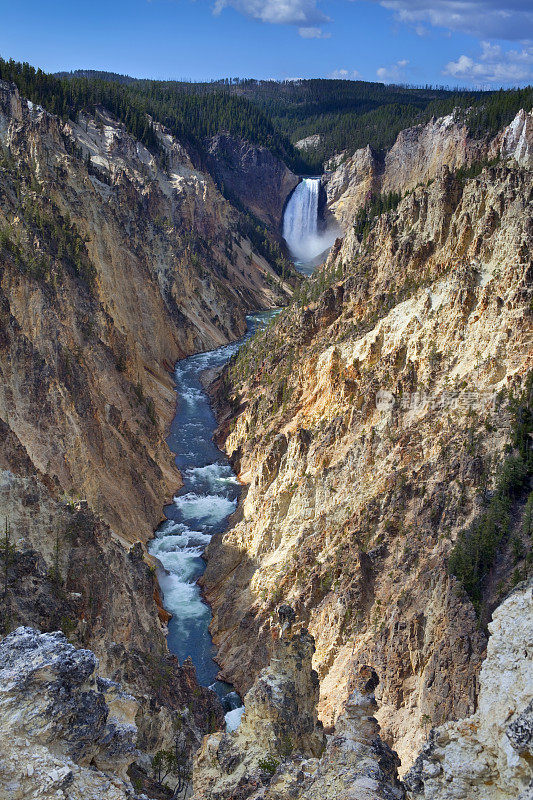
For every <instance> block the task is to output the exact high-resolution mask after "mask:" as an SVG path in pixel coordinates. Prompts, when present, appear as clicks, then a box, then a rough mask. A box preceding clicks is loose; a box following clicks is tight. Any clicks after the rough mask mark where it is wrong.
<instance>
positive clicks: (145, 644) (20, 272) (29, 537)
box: [0, 83, 291, 752]
mask: <svg viewBox="0 0 533 800" xmlns="http://www.w3.org/2000/svg"><path fill="white" fill-rule="evenodd" d="M154 131H155V133H156V136H157V139H158V142H159V145H158V151H157V152H156V153H155V154H154V153H151V152H150V151H149V150H147V149H146V147H144V145H142V144H141V143H140V142H139V141H137V140H135V139H134V138H133V137H132V136H131V135H130V134H129V133H127V131H126V129H125V127H124V126H123V125H122V124H120V123H118V122H117V121H116V120H115V119H113V118H112V117H111V116H110V115H109V114H108V113H107V112H106V110H105V109H103V108H100V109H98V110H97V112H96V114H95V115H94V116H90V115H87V114H83V113H82V114H80V116H79V119H78V121H77V122H73V121H71V120H67V121H63V120H61V119H59V118H58V117H56V116H54V115H51V114H49V113H47V112H46V111H44V110H43V109H42V108H40V107H38V106H35V105H33V104H32V103H30V102H27V101H26V100H25V99H24V98H22V97H20V95H19V93H18V91H17V89H16V88H15V86H13V85H11V84H7V83H1V84H0V145H1V146H0V259H1V267H2V269H1V275H0V375H1V388H0V428H1V434H2V443H3V446H2V448H1V452H0V503H1V513H2V526H3V527H4V525H5V526H6V529H8V530H9V534H10V543H9V545H6V544H4V558H3V562H5V561H6V560H7V565H6V564H5V563H4V566H3V569H4V571H5V573H6V576H7V577H6V581H7V584H6V585H7V594H6V595H5V596H4V598H3V604H2V619H1V624H2V630H3V632H4V633H6V632H8V631H9V630H12V629H13V627H15V626H16V625H20V624H31V625H33V626H35V627H37V628H40V629H41V630H44V631H48V630H57V629H58V628H61V629H62V630H63V631H64V632H66V633H68V635H69V637H70V639H71V640H72V641H73V642H74V643H76V644H78V645H84V646H88V647H91V649H93V650H94V652H95V653H96V655H97V656H98V658H99V660H100V669H101V670H102V673H103V674H105V675H106V676H107V677H112V678H113V679H116V680H120V681H121V682H122V683H123V685H124V686H125V687H127V689H128V690H129V691H133V692H135V694H136V696H137V698H138V699H139V705H138V711H137V722H138V727H139V736H140V739H139V744H140V746H141V747H142V748H143V749H145V750H147V751H152V752H153V751H154V750H157V749H158V748H161V747H162V746H163V745H165V744H166V745H168V742H169V741H170V739H169V737H170V738H171V737H172V735H173V729H174V728H173V725H174V722H175V715H176V713H178V715H183V719H184V720H185V722H184V735H185V736H186V737H188V744H189V745H190V744H191V743H194V742H196V744H197V743H198V737H199V736H200V735H201V733H202V732H205V731H207V730H209V729H210V728H211V727H212V725H213V724H217V723H219V724H220V722H221V719H222V716H221V709H220V705H219V703H218V701H217V700H216V698H215V697H214V696H213V693H211V692H209V691H208V690H206V689H203V688H201V687H199V686H198V684H197V682H196V678H195V674H194V669H193V668H192V665H190V666H188V665H185V666H183V665H182V666H180V665H178V664H177V661H176V659H174V658H173V657H172V656H170V655H169V654H168V651H167V647H166V641H165V636H164V628H163V626H162V624H161V623H165V622H166V621H167V620H168V615H165V612H164V611H163V609H162V608H161V599H160V593H159V589H158V587H157V584H156V581H155V577H154V568H153V566H152V565H150V564H149V563H148V561H147V558H146V556H145V553H144V552H143V546H142V545H141V542H146V541H147V540H148V539H149V538H150V537H151V536H152V534H153V530H154V528H155V526H156V525H157V522H158V521H159V519H160V518H161V512H162V506H163V503H164V502H165V500H167V499H168V498H169V497H171V496H172V493H173V492H174V491H175V489H176V488H177V487H178V486H179V484H180V476H179V473H178V471H177V469H176V468H175V467H174V465H173V463H172V459H171V454H170V451H169V449H168V447H167V445H166V443H165V440H164V439H165V434H166V428H167V426H168V424H169V423H170V420H171V418H172V415H173V412H174V403H175V396H174V391H173V382H172V377H171V369H172V365H173V364H174V362H175V361H176V360H177V359H178V358H181V357H184V356H186V355H188V354H190V353H193V352H197V351H199V350H205V349H209V348H212V347H216V346H218V345H220V344H224V343H226V342H228V341H231V340H234V339H236V338H238V337H239V336H240V335H241V334H242V333H243V332H244V331H245V329H246V323H245V315H246V314H247V313H248V312H250V311H252V310H255V309H260V308H265V307H267V308H269V307H272V306H275V305H278V304H280V303H284V302H286V300H287V298H288V296H289V295H290V292H291V286H290V284H289V283H288V282H287V280H285V279H282V278H281V277H280V276H279V275H278V274H277V273H276V272H275V271H274V269H273V267H272V266H271V265H270V264H268V263H267V262H266V261H265V259H264V258H263V257H262V256H261V255H260V254H259V253H257V252H255V250H254V248H253V246H252V244H251V242H250V241H249V240H248V239H247V238H246V237H245V236H244V235H242V234H241V233H240V232H239V231H240V228H239V212H237V211H236V209H234V208H233V207H232V206H231V205H230V204H229V203H228V201H227V200H225V199H224V197H223V196H222V195H221V193H220V192H219V190H218V189H217V188H216V186H215V184H214V182H213V179H212V178H211V177H210V176H209V175H208V174H206V173H202V172H199V171H198V170H197V169H195V167H194V165H193V162H192V160H191V157H190V156H189V154H188V152H187V150H186V149H185V148H184V146H183V145H182V144H180V143H179V142H178V141H176V140H175V139H174V138H173V137H172V136H170V134H169V133H168V132H167V131H166V130H165V129H164V128H162V127H161V126H160V125H155V126H154ZM133 545H134V546H133ZM132 546H133V547H132ZM6 554H7V556H6ZM158 615H159V616H160V619H159V618H158ZM193 698H194V699H193ZM180 718H181V717H180Z"/></svg>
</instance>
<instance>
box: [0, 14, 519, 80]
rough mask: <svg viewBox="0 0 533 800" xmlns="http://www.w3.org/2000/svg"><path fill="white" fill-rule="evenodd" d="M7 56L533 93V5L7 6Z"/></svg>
mask: <svg viewBox="0 0 533 800" xmlns="http://www.w3.org/2000/svg"><path fill="white" fill-rule="evenodd" d="M0 19H1V28H0V55H2V56H3V57H4V58H10V57H11V58H15V59H16V60H21V61H29V62H30V63H31V64H34V65H35V66H40V67H42V68H43V69H45V70H47V71H56V70H70V69H76V68H91V69H105V70H109V71H113V72H121V73H127V74H129V75H134V76H138V77H154V78H177V79H179V78H190V79H194V80H205V79H209V78H218V77H237V76H238V77H257V78H282V79H283V78H299V77H329V76H331V77H346V78H361V79H363V80H380V81H383V82H387V83H390V82H393V83H410V84H425V83H431V84H438V85H450V86H456V85H462V86H476V87H477V86H482V87H495V86H515V85H521V86H523V85H526V84H527V83H531V82H533V0H501V2H496V0H432V1H431V0H430V1H429V2H428V1H427V0H382V1H381V2H377V1H374V0H129V2H126V0H107V1H104V0H92V1H91V2H86V0H70V2H67V0H15V2H14V1H13V0H0Z"/></svg>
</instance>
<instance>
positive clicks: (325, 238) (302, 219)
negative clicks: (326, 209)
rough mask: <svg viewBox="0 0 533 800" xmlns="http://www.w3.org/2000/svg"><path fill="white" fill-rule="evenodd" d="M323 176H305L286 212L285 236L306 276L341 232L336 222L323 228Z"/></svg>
mask: <svg viewBox="0 0 533 800" xmlns="http://www.w3.org/2000/svg"><path fill="white" fill-rule="evenodd" d="M319 198H320V178H304V179H303V180H302V181H300V183H299V184H298V186H297V187H296V189H295V190H294V192H293V193H292V195H291V196H290V198H289V201H288V203H287V206H286V208H285V213H284V215H283V238H284V239H285V241H286V242H287V246H288V248H289V251H290V253H291V255H292V257H293V259H294V261H295V266H296V268H297V269H299V270H300V272H303V273H304V274H306V275H309V274H311V272H312V271H313V269H314V268H315V267H317V266H318V265H319V264H321V263H322V262H323V261H325V259H326V255H327V251H328V250H329V248H330V247H331V246H332V244H333V243H334V241H335V239H336V238H337V236H338V235H339V229H338V227H337V226H336V225H333V224H332V225H330V226H329V227H327V228H326V229H325V230H323V231H321V230H319Z"/></svg>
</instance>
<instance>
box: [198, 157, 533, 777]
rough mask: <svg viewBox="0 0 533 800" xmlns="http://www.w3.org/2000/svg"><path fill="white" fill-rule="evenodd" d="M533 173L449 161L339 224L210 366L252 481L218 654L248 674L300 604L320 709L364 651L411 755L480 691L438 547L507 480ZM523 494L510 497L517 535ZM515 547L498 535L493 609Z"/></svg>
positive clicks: (220, 611) (217, 550) (219, 579)
mask: <svg viewBox="0 0 533 800" xmlns="http://www.w3.org/2000/svg"><path fill="white" fill-rule="evenodd" d="M532 189H533V185H532V177H531V172H529V171H528V170H526V169H523V168H521V167H519V166H518V165H517V164H516V162H510V163H509V164H505V165H501V166H499V167H492V168H487V169H485V170H484V171H483V172H481V174H480V175H479V176H478V177H477V178H475V179H471V180H467V181H464V180H457V179H456V178H454V176H452V175H450V174H449V172H448V171H446V170H444V171H443V172H442V173H441V174H440V175H439V177H437V178H436V179H435V181H434V182H433V183H432V184H431V185H430V186H429V187H423V188H422V187H421V188H418V189H415V190H414V191H413V192H412V193H410V194H409V195H408V196H407V197H406V198H405V199H404V200H403V201H402V202H401V203H400V204H399V206H398V209H397V210H396V211H393V212H390V213H389V214H385V215H383V216H381V217H380V218H379V219H377V220H376V221H375V223H374V225H373V226H372V227H371V229H370V231H369V232H367V234H366V236H365V237H364V240H363V237H362V236H360V235H358V233H357V231H356V230H355V229H352V230H350V231H349V232H348V233H347V234H346V236H345V238H344V240H343V241H342V242H338V243H337V245H336V246H335V247H334V248H333V251H332V253H331V255H330V257H329V261H328V263H327V265H326V267H325V268H324V269H323V270H321V271H319V272H318V273H317V274H316V275H315V276H314V277H313V279H312V281H311V283H310V285H309V286H308V287H307V288H306V289H305V292H302V295H301V298H300V300H299V302H297V303H295V304H293V305H292V306H290V307H289V309H287V310H286V311H285V312H283V313H282V314H281V315H280V317H279V318H278V320H277V321H276V324H275V325H274V326H273V327H272V328H271V329H270V330H268V331H267V332H265V334H263V335H262V336H260V337H257V338H256V339H255V340H253V341H252V342H250V344H249V345H248V346H247V347H245V348H244V349H243V350H242V351H241V353H240V354H239V357H238V358H237V360H236V361H235V363H234V364H233V365H230V368H229V371H228V373H227V375H226V376H225V378H224V380H223V381H221V382H220V384H219V391H218V395H217V396H218V402H219V404H220V408H219V410H220V415H221V421H222V424H221V429H220V441H221V442H224V447H225V449H226V451H227V452H228V453H229V454H230V456H231V457H232V458H233V462H234V465H235V467H236V468H237V469H238V473H239V477H240V479H241V480H242V481H243V483H244V484H245V485H246V487H247V488H246V491H245V494H243V499H242V503H241V506H240V509H239V510H238V512H237V516H236V519H235V524H234V526H233V528H232V529H231V530H230V531H228V532H227V533H226V534H225V535H224V536H223V537H221V538H219V539H218V540H214V541H213V542H212V543H211V544H210V546H209V548H208V567H207V571H206V574H205V577H204V586H205V589H206V593H207V597H208V599H209V601H210V602H211V604H212V606H213V609H214V619H213V625H212V630H213V634H214V639H215V642H216V643H217V645H218V648H219V649H218V655H219V659H220V663H221V664H222V666H223V671H224V674H225V675H226V676H227V677H229V678H230V679H231V680H232V681H233V682H235V684H236V685H237V687H238V688H239V689H241V690H243V689H246V688H247V687H248V686H250V683H251V681H252V676H253V675H254V674H255V673H256V672H257V671H258V670H259V669H260V668H261V667H262V666H263V665H264V663H266V661H267V659H268V650H269V637H270V626H271V623H270V619H271V612H272V609H273V607H274V605H275V604H276V603H279V602H282V601H283V602H285V601H286V602H289V603H291V605H293V606H294V607H295V608H296V609H297V611H298V612H299V613H300V614H301V615H302V616H303V618H304V619H305V620H306V621H307V622H308V625H309V630H310V632H311V633H312V634H313V635H314V637H315V639H316V653H315V655H314V658H313V663H314V666H315V668H316V670H317V672H318V674H319V677H320V682H321V686H320V690H321V699H320V705H319V710H320V715H321V718H322V719H323V720H324V722H325V723H326V724H331V723H332V722H333V721H334V720H335V719H336V717H337V715H338V713H339V711H340V708H341V707H342V704H343V701H344V699H345V698H346V697H347V696H348V694H349V692H350V690H351V688H352V687H351V678H350V676H353V674H354V668H355V666H356V665H357V664H358V663H361V662H364V663H370V664H372V665H373V666H374V667H375V668H376V670H377V671H378V673H379V674H380V677H381V684H380V688H379V690H378V691H379V697H380V700H381V703H382V705H381V708H380V711H379V712H378V718H379V720H380V723H381V725H382V731H383V735H384V737H385V738H386V740H387V741H388V742H389V743H391V744H393V746H394V747H395V749H397V750H398V752H399V753H400V756H401V757H402V761H403V764H402V766H403V768H404V769H405V768H406V767H407V766H408V765H409V763H410V762H412V759H413V758H414V755H415V752H416V749H417V743H418V741H421V739H422V736H423V731H424V729H425V727H426V726H427V725H430V724H439V723H440V722H442V721H444V720H446V719H450V718H458V717H463V716H467V715H468V714H470V713H472V711H473V710H474V708H475V702H476V696H477V675H478V673H479V668H480V664H481V661H482V658H483V655H484V651H485V644H486V640H485V635H484V633H483V630H482V627H480V625H479V624H478V620H477V619H476V615H475V612H474V609H473V607H472V605H471V603H470V601H469V599H468V597H467V596H466V594H465V593H464V592H463V590H462V589H461V587H460V586H459V584H458V583H457V581H456V580H455V579H454V578H452V577H451V576H450V575H449V573H448V570H447V558H448V556H449V554H450V552H451V549H452V547H453V544H454V541H455V540H456V538H457V536H458V534H459V532H460V531H462V530H463V529H464V528H465V527H466V526H467V525H468V524H469V522H471V521H472V520H473V519H475V518H477V517H478V516H479V514H480V513H481V512H482V510H483V508H484V503H485V502H486V500H487V498H488V497H490V495H491V492H492V490H493V488H494V486H495V485H496V482H497V481H498V476H499V470H500V465H501V463H502V460H503V458H504V455H505V448H506V447H507V446H508V444H509V442H510V440H511V437H512V432H511V421H512V402H511V403H510V404H509V400H510V398H511V396H512V394H513V392H514V393H515V394H519V393H520V391H521V389H522V387H523V384H524V382H525V378H526V375H527V373H528V370H529V369H530V368H531V366H532V364H531V339H530V329H531V307H530V300H531V277H532V275H531V269H532V266H531V260H530V252H531V245H532V243H533V240H532V235H533V231H532V220H531V192H532ZM523 514H524V506H523V501H522V500H520V502H518V501H517V502H516V503H515V506H513V523H512V527H513V531H514V535H516V536H517V537H518V538H519V539H520V537H522V536H523V534H522V533H521V531H522V530H523V529H522V527H521V526H522V517H523ZM511 538H512V537H511ZM526 549H527V544H526V540H525V539H524V540H523V542H522V547H517V550H516V553H517V555H513V554H512V552H513V551H512V547H511V541H510V539H506V540H505V541H504V543H503V545H502V550H501V552H500V555H499V560H498V561H497V562H496V564H495V568H494V571H493V572H492V573H491V577H490V580H489V581H488V584H487V587H486V588H487V596H486V597H485V602H486V604H487V608H488V609H489V610H490V609H491V608H492V607H493V606H494V604H496V602H497V600H498V599H499V597H501V594H502V592H505V590H506V588H508V587H509V586H510V583H511V578H512V575H513V570H515V569H517V570H518V571H519V573H523V572H524V569H525V561H524V554H525V551H526ZM255 637H257V638H258V640H259V644H258V645H257V646H256V647H254V650H253V652H251V651H250V649H249V648H248V646H247V643H249V642H250V641H251V640H252V639H255Z"/></svg>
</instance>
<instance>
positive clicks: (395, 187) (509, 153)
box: [325, 110, 533, 229]
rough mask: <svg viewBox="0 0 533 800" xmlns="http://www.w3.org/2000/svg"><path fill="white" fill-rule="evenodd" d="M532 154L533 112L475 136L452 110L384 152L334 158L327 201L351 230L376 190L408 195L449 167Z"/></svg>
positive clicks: (524, 159)
mask: <svg viewBox="0 0 533 800" xmlns="http://www.w3.org/2000/svg"><path fill="white" fill-rule="evenodd" d="M532 154H533V112H530V113H529V114H528V113H526V111H524V110H521V111H519V113H518V114H517V116H516V117H515V119H514V120H513V122H512V123H511V124H510V125H509V126H508V127H507V128H505V129H504V130H503V131H502V132H501V133H499V134H498V135H497V136H495V137H494V138H492V139H490V138H484V139H477V138H475V137H474V136H472V134H471V133H470V131H469V129H468V126H467V124H466V123H465V122H462V121H460V120H459V119H458V118H456V115H455V114H449V115H448V116H446V117H440V118H438V119H433V120H431V121H430V122H428V123H427V124H426V125H415V126H414V127H412V128H407V129H406V130H404V131H401V132H400V133H399V134H398V136H397V138H396V141H395V142H394V144H393V146H392V147H391V148H390V150H388V151H387V152H386V153H384V154H378V153H376V152H374V151H373V150H372V148H371V147H370V146H367V147H365V148H362V149H360V150H356V151H355V153H353V155H348V154H347V153H343V154H342V155H340V156H336V157H335V158H333V159H332V160H331V161H330V163H329V164H328V167H329V168H330V169H329V172H328V173H327V175H326V177H325V185H326V190H327V196H328V205H329V208H330V210H331V212H332V213H334V214H335V216H336V217H337V219H338V220H339V222H340V223H341V225H343V226H344V227H345V229H348V228H349V226H350V223H351V221H352V220H353V218H354V216H355V214H356V212H357V210H358V209H359V208H361V207H362V206H364V205H365V203H366V202H368V200H369V198H370V196H371V195H373V194H374V195H376V194H382V193H383V194H388V193H390V192H398V193H400V194H404V193H405V192H407V191H410V190H412V189H414V188H415V187H416V186H420V185H422V184H426V183H428V181H432V180H434V179H435V178H436V176H437V175H438V174H439V172H440V170H441V169H442V168H443V167H444V166H446V167H448V169H449V170H450V171H451V172H455V171H456V170H458V169H460V168H461V167H468V166H469V165H471V164H473V163H476V162H481V161H491V160H495V159H497V158H499V157H502V158H508V157H513V158H514V159H515V160H516V162H517V163H518V164H520V165H521V166H528V165H529V166H531V161H532V158H533V155H532Z"/></svg>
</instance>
